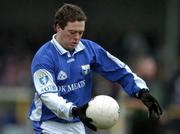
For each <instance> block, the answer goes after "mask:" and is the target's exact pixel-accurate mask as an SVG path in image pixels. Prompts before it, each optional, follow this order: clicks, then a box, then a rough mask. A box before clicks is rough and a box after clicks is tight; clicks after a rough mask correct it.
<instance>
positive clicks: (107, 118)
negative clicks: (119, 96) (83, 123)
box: [86, 95, 120, 129]
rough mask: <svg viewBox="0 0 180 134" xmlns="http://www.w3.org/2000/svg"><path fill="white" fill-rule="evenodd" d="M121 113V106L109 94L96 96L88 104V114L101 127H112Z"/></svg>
mask: <svg viewBox="0 0 180 134" xmlns="http://www.w3.org/2000/svg"><path fill="white" fill-rule="evenodd" d="M119 114H120V107H119V105H118V103H117V101H116V100H115V99H113V98H112V97H110V96H107V95H98V96H96V97H94V98H93V99H92V100H91V101H90V102H89V105H88V108H87V110H86V116H87V117H89V118H91V119H92V120H93V122H92V124H94V125H95V126H96V127H97V128H99V129H110V128H111V127H113V126H114V125H115V124H116V123H117V121H118V119H119Z"/></svg>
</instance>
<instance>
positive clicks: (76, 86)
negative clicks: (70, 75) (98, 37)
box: [58, 80, 86, 93]
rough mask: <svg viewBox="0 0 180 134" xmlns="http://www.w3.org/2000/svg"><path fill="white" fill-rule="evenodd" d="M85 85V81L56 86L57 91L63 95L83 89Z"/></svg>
mask: <svg viewBox="0 0 180 134" xmlns="http://www.w3.org/2000/svg"><path fill="white" fill-rule="evenodd" d="M85 85H86V82H85V80H82V81H79V82H76V83H72V84H69V85H62V86H58V89H59V91H60V92H63V93H65V92H67V93H68V92H70V91H74V90H77V89H80V88H83V87H85Z"/></svg>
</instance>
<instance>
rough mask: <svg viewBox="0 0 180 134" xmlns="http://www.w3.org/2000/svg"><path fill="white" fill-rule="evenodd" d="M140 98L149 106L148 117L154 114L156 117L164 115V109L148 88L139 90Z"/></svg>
mask: <svg viewBox="0 0 180 134" xmlns="http://www.w3.org/2000/svg"><path fill="white" fill-rule="evenodd" d="M138 98H139V99H140V100H141V101H142V102H143V103H144V105H146V106H147V108H148V111H149V112H148V113H149V114H148V117H149V118H151V116H152V114H155V117H156V118H158V119H159V118H160V115H162V109H161V107H160V105H159V103H158V101H157V100H156V99H155V98H154V97H153V96H152V95H151V94H150V93H149V91H148V90H146V89H142V90H140V91H139V94H138Z"/></svg>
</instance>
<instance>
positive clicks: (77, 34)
mask: <svg viewBox="0 0 180 134" xmlns="http://www.w3.org/2000/svg"><path fill="white" fill-rule="evenodd" d="M80 38H81V35H80V34H79V33H76V34H75V35H74V40H76V41H77V40H80Z"/></svg>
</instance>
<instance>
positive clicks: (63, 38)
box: [56, 21, 85, 50]
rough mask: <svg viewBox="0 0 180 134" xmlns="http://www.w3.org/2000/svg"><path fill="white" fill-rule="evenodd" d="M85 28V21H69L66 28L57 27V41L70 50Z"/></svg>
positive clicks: (76, 43) (75, 44)
mask: <svg viewBox="0 0 180 134" xmlns="http://www.w3.org/2000/svg"><path fill="white" fill-rule="evenodd" d="M84 30H85V21H75V22H68V23H67V25H66V26H65V27H64V29H61V28H60V27H58V28H57V35H56V39H57V41H58V42H59V43H60V44H61V45H62V46H63V47H64V48H65V49H68V50H72V49H74V48H75V47H76V46H77V45H78V43H79V41H80V39H81V37H82V35H83V33H84Z"/></svg>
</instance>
